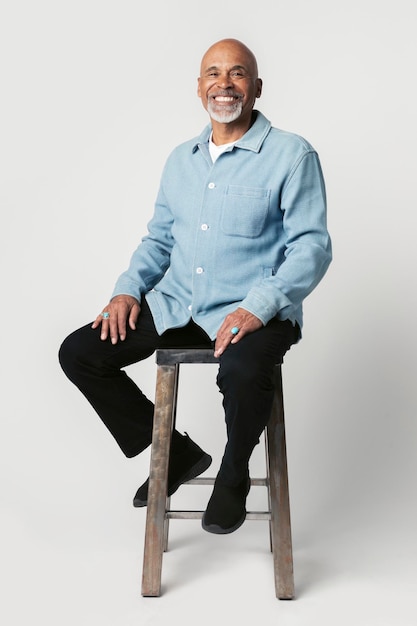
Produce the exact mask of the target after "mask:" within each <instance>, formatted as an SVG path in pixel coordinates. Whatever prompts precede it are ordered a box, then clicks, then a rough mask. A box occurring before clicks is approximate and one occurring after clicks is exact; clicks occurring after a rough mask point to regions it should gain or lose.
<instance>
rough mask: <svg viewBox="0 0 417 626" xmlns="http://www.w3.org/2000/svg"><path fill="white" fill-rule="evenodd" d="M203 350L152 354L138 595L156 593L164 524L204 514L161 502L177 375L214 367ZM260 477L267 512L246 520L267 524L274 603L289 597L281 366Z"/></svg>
mask: <svg viewBox="0 0 417 626" xmlns="http://www.w3.org/2000/svg"><path fill="white" fill-rule="evenodd" d="M217 362H218V359H216V358H215V357H214V356H213V351H212V350H208V349H202V350H200V349H191V348H188V349H187V348H186V349H159V350H157V352H156V363H157V379H156V397H155V414H154V426H153V435H152V451H151V462H150V474H149V491H148V505H147V515H146V530H145V548H144V557H143V575H142V595H143V596H159V595H160V593H161V576H162V556H163V552H164V551H165V550H166V549H167V547H168V526H169V520H170V519H173V518H177V519H201V517H202V516H203V513H204V511H173V510H171V509H170V498H168V497H167V484H168V462H169V450H170V445H171V433H172V430H173V428H174V426H175V415H176V402H177V393H178V375H179V368H180V364H181V363H217ZM265 451H266V467H267V470H266V474H267V476H266V478H258V479H256V478H255V479H252V480H251V484H252V485H254V486H259V485H261V486H266V488H267V490H268V502H269V510H268V511H266V512H248V513H247V515H246V519H251V520H253V519H257V520H258V519H261V520H262V519H263V520H269V529H270V542H271V551H272V554H273V562H274V575H275V591H276V596H277V598H279V599H281V600H290V599H292V598H293V597H294V575H293V558H292V541H291V521H290V506H289V494H288V473H287V454H286V443H285V424H284V409H283V395H282V378H281V364H278V365H276V366H275V397H274V404H273V408H272V413H271V418H270V421H269V423H268V425H267V428H266V429H265ZM190 483H192V484H200V485H201V484H204V485H213V484H214V478H195V479H194V480H192V481H190Z"/></svg>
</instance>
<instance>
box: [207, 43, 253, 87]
mask: <svg viewBox="0 0 417 626" xmlns="http://www.w3.org/2000/svg"><path fill="white" fill-rule="evenodd" d="M236 54H239V55H240V56H241V58H242V59H245V62H246V64H247V67H248V70H249V71H250V73H251V76H252V78H258V64H257V62H256V57H255V55H254V54H253V52H252V51H251V50H249V48H248V47H247V46H245V44H244V43H242V42H241V41H239V40H238V39H221V40H220V41H217V42H216V43H214V44H213V45H212V46H210V48H209V49H208V50H207V52H206V53H205V54H204V56H203V58H202V60H201V67H200V76H202V75H203V72H204V69H205V68H206V67H207V63H209V64H210V65H211V63H210V60H211V59H212V58H221V59H227V58H228V57H229V56H231V55H236Z"/></svg>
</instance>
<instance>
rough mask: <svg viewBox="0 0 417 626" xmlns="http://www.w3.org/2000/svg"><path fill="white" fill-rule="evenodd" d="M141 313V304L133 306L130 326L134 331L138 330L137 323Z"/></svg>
mask: <svg viewBox="0 0 417 626" xmlns="http://www.w3.org/2000/svg"><path fill="white" fill-rule="evenodd" d="M139 313H140V306H139V304H135V305H133V307H132V309H131V311H130V315H129V326H130V328H131V329H132V330H136V322H137V321H138V317H139Z"/></svg>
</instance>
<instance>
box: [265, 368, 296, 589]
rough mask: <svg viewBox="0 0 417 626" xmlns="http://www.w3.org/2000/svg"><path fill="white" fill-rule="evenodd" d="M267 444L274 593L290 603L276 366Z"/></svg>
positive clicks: (280, 404)
mask: <svg viewBox="0 0 417 626" xmlns="http://www.w3.org/2000/svg"><path fill="white" fill-rule="evenodd" d="M267 441H268V463H269V480H270V485H269V490H270V503H271V539H272V552H273V558H274V575H275V592H276V596H277V598H279V599H280V600H291V599H292V598H293V597H294V572H293V556H292V539H291V518H290V502H289V493H288V471H287V452H286V441H285V422H284V405H283V394H282V378H281V367H280V366H276V368H275V397H274V404H273V408H272V413H271V419H270V421H269V423H268V426H267Z"/></svg>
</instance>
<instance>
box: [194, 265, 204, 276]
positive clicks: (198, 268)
mask: <svg viewBox="0 0 417 626" xmlns="http://www.w3.org/2000/svg"><path fill="white" fill-rule="evenodd" d="M203 272H204V270H203V268H202V267H197V269H196V273H197V274H202V273H203Z"/></svg>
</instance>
